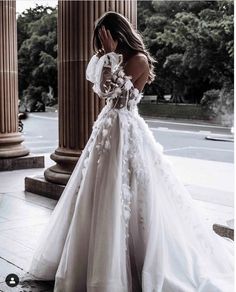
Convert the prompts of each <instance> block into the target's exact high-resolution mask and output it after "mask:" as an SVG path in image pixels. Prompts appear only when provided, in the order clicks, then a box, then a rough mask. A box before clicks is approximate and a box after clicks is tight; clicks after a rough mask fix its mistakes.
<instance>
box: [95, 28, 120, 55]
mask: <svg viewBox="0 0 236 292" xmlns="http://www.w3.org/2000/svg"><path fill="white" fill-rule="evenodd" d="M98 33H99V38H100V41H101V43H102V49H103V50H104V53H105V54H107V53H110V52H114V51H115V49H116V47H117V45H118V41H115V40H113V38H112V36H111V33H110V31H109V29H105V26H104V25H103V26H102V28H100V29H99V31H98Z"/></svg>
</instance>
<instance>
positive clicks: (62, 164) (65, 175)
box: [44, 148, 81, 185]
mask: <svg viewBox="0 0 236 292" xmlns="http://www.w3.org/2000/svg"><path fill="white" fill-rule="evenodd" d="M80 155H81V151H80V152H78V151H76V152H72V151H71V150H70V151H66V150H60V148H58V149H57V150H56V151H55V153H53V154H51V156H50V158H51V159H52V160H54V161H55V162H56V165H53V166H51V167H49V168H48V169H46V170H45V172H44V177H45V179H46V180H47V181H48V182H51V183H54V184H59V185H66V184H67V182H68V180H69V178H70V176H71V174H72V172H73V169H74V167H75V165H76V163H77V161H78V159H79V157H80Z"/></svg>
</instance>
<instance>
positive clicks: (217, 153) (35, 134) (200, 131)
mask: <svg viewBox="0 0 236 292" xmlns="http://www.w3.org/2000/svg"><path fill="white" fill-rule="evenodd" d="M145 120H146V122H147V123H148V125H149V127H150V129H151V130H152V132H153V134H154V136H155V138H156V141H157V142H159V143H160V144H162V145H163V147H164V152H165V153H166V154H168V155H173V156H182V157H189V158H197V159H203V160H212V161H221V162H229V163H233V162H234V143H233V142H226V141H214V140H207V139H206V136H208V135H211V134H219V135H227V134H231V133H230V128H227V127H222V126H218V125H211V124H205V123H202V122H198V121H193V120H189V121H188V120H184V121H182V120H181V121H179V120H170V119H163V118H162V119H150V118H147V119H146V118H145ZM23 122H24V132H23V134H24V136H25V145H26V146H27V147H28V148H29V149H30V151H31V153H34V154H36V153H51V152H53V151H54V150H55V149H56V148H57V146H58V118H57V113H54V112H48V113H31V114H29V118H28V119H27V120H25V121H23Z"/></svg>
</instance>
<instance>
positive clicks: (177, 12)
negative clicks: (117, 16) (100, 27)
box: [138, 0, 234, 103]
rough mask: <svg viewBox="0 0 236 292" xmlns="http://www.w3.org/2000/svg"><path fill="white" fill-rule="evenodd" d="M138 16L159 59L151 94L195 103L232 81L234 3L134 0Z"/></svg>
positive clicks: (142, 31)
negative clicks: (170, 94)
mask: <svg viewBox="0 0 236 292" xmlns="http://www.w3.org/2000/svg"><path fill="white" fill-rule="evenodd" d="M138 20H139V22H138V29H139V31H140V32H141V34H142V35H143V37H144V41H145V43H146V46H147V48H148V49H149V51H150V53H151V54H152V55H153V56H154V57H155V58H156V59H157V61H158V63H157V65H156V73H157V77H156V80H155V82H154V83H153V85H152V91H153V92H158V93H159V95H162V96H163V95H164V94H167V93H172V96H173V99H174V100H176V99H177V100H181V97H182V101H187V102H195V103H199V102H200V100H201V98H202V96H203V93H204V92H206V91H207V90H210V89H221V88H222V87H223V84H224V83H225V82H228V83H231V84H232V83H233V57H234V56H233V1H231V0H222V1H152V2H151V1H139V2H138Z"/></svg>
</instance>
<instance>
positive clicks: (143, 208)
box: [29, 12, 233, 292]
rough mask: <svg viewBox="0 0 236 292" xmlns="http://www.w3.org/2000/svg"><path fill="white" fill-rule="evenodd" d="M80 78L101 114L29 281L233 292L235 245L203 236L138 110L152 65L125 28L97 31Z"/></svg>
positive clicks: (113, 20)
mask: <svg viewBox="0 0 236 292" xmlns="http://www.w3.org/2000/svg"><path fill="white" fill-rule="evenodd" d="M93 43H94V47H95V49H96V50H98V53H97V54H96V55H93V57H92V58H91V60H90V62H89V64H88V67H87V71H86V78H87V79H88V80H89V81H91V82H92V83H93V90H94V91H95V92H96V93H97V94H98V96H99V97H100V98H105V99H106V105H105V107H104V108H103V109H102V111H101V113H100V114H99V116H98V118H97V120H96V122H95V123H94V126H93V131H92V134H91V136H90V138H89V140H88V143H87V144H86V146H85V148H84V150H83V153H82V155H81V157H80V159H79V161H78V163H77V165H76V167H75V169H74V171H73V174H72V175H71V177H70V180H69V182H68V184H67V186H66V188H65V190H64V192H63V194H62V196H61V198H60V200H59V201H58V203H57V205H56V207H55V209H54V211H53V213H52V216H51V220H50V223H49V225H48V226H47V228H46V230H45V231H44V233H43V235H42V239H41V242H40V243H39V245H38V248H37V250H36V252H35V254H34V257H33V260H32V263H31V267H30V269H29V272H30V273H31V274H32V275H34V276H35V277H37V278H39V279H43V280H53V279H55V287H54V291H56V292H86V291H87V292H131V291H132V292H139V291H140V292H141V291H143V292H152V291H161V292H177V291H178V292H194V291H198V292H200V291H201V292H213V291H214V292H216V291H220V292H230V291H233V290H232V289H233V287H232V285H233V284H232V283H233V280H232V275H233V256H232V242H231V241H228V240H226V239H223V238H221V237H219V236H218V235H217V234H215V233H214V232H213V231H212V230H209V229H208V228H206V227H205V222H204V221H203V220H202V218H201V216H202V214H199V210H196V208H195V207H194V203H193V200H192V198H191V196H190V194H189V193H188V192H187V190H186V189H185V187H184V185H183V184H182V183H181V181H180V180H179V179H178V177H177V176H176V175H175V174H174V173H173V169H172V165H171V163H170V161H169V160H168V159H167V157H166V156H165V155H164V154H163V147H162V145H161V144H159V143H157V142H156V141H155V139H154V137H153V135H152V133H151V131H150V130H149V128H148V126H147V124H146V123H145V121H144V120H143V119H142V117H140V115H139V113H138V109H137V104H138V102H139V101H140V99H141V98H142V90H143V88H144V86H145V84H146V83H150V82H151V81H152V80H153V78H154V73H153V59H152V58H151V57H150V55H149V53H148V52H147V50H146V49H145V47H144V45H143V42H142V39H141V37H140V36H139V35H138V34H137V33H136V32H135V31H134V29H133V28H132V26H131V24H130V23H129V22H128V20H127V19H126V18H125V17H123V16H122V15H120V14H118V13H115V12H108V13H105V14H104V15H103V16H102V17H101V18H100V19H99V20H98V21H97V23H96V27H95V30H94V38H93Z"/></svg>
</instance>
